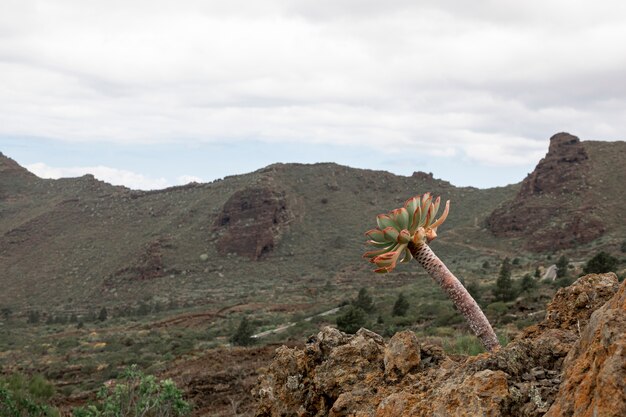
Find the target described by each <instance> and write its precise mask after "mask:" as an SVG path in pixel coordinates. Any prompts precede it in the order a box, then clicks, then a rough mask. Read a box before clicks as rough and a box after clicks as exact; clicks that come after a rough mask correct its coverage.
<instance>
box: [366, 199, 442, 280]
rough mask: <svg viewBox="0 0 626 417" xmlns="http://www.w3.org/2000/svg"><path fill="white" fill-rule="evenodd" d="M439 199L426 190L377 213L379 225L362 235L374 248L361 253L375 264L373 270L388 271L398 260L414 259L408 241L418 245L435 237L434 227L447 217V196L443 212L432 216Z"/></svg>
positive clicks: (391, 269)
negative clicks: (390, 209)
mask: <svg viewBox="0 0 626 417" xmlns="http://www.w3.org/2000/svg"><path fill="white" fill-rule="evenodd" d="M440 203H441V198H440V197H437V198H436V199H435V201H433V199H432V197H431V195H430V193H426V194H424V195H423V196H421V198H420V196H419V195H418V196H415V197H412V198H409V199H408V200H407V201H406V202H405V203H404V207H401V208H399V209H395V210H393V211H391V212H389V213H387V214H379V215H378V216H377V217H376V222H377V223H378V227H377V228H376V229H372V230H369V231H367V232H365V235H366V236H367V237H369V239H370V240H368V241H367V243H368V244H369V245H372V246H374V247H376V248H377V249H376V250H372V251H369V252H366V253H365V254H364V255H363V256H364V257H366V258H369V259H370V262H372V263H375V264H376V266H378V268H376V269H375V270H374V272H378V273H387V272H391V271H393V270H394V268H395V267H396V264H397V263H398V262H409V261H410V260H411V259H413V255H412V254H411V251H410V250H409V248H408V246H409V242H413V243H414V244H415V245H419V244H423V243H430V242H431V241H432V240H433V239H435V238H436V237H437V227H439V226H441V224H442V223H443V222H444V221H445V220H446V217H448V211H449V209H450V201H449V200H448V201H447V202H446V207H445V209H444V211H443V214H442V215H441V217H439V218H438V219H437V220H435V217H436V216H437V212H438V211H439V205H440Z"/></svg>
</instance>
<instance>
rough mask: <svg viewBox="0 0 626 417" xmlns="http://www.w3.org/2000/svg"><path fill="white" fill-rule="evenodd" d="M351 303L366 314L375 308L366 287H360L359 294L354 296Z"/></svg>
mask: <svg viewBox="0 0 626 417" xmlns="http://www.w3.org/2000/svg"><path fill="white" fill-rule="evenodd" d="M352 304H353V305H354V306H355V307H358V308H360V309H361V310H363V311H365V312H366V313H368V314H369V313H372V312H374V310H376V307H375V306H374V301H373V300H372V296H371V295H370V294H369V292H368V291H367V288H361V289H360V290H359V295H358V296H357V297H356V300H354V301H353V302H352Z"/></svg>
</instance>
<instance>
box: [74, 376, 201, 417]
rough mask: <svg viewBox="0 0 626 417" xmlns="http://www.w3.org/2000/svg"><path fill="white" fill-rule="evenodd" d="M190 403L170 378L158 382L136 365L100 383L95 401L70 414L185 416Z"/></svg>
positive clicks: (79, 416) (89, 416) (83, 416)
mask: <svg viewBox="0 0 626 417" xmlns="http://www.w3.org/2000/svg"><path fill="white" fill-rule="evenodd" d="M190 414H191V406H190V405H189V404H188V403H187V402H186V401H185V400H184V399H183V396H182V392H181V391H180V390H179V389H178V388H177V387H176V384H174V382H173V381H172V380H171V379H166V380H163V381H158V380H157V379H156V378H155V377H154V376H151V375H145V374H144V373H143V372H141V371H140V370H139V369H138V367H137V366H136V365H132V366H130V367H129V368H127V369H126V370H124V372H123V373H122V375H121V377H120V378H119V380H118V381H116V382H115V383H114V384H111V385H110V386H104V387H102V388H101V389H100V391H99V393H98V402H97V403H96V404H92V405H88V406H86V407H79V408H76V409H74V411H73V413H72V416H73V417H139V416H145V417H186V416H189V415H190Z"/></svg>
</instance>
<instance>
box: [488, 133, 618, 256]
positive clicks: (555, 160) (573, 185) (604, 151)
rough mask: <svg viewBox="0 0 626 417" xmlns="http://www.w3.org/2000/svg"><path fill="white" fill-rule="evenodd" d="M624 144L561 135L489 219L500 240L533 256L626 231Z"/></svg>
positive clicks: (554, 137)
mask: <svg viewBox="0 0 626 417" xmlns="http://www.w3.org/2000/svg"><path fill="white" fill-rule="evenodd" d="M624 161H626V142H581V141H580V139H578V138H577V137H576V136H572V135H570V134H568V133H558V134H556V135H554V136H552V137H551V138H550V148H549V150H548V153H547V154H546V156H545V158H543V159H542V160H541V161H540V162H539V163H538V164H537V167H536V168H535V170H534V171H533V172H532V173H530V174H528V176H527V177H526V178H525V179H524V181H523V182H522V184H521V187H520V190H519V192H518V193H517V195H516V196H515V198H514V199H512V200H510V201H507V202H505V203H504V204H503V205H502V206H500V207H499V208H497V209H496V210H494V211H493V212H492V213H491V215H490V216H489V217H488V219H487V225H488V227H489V229H490V230H491V231H492V232H493V233H494V234H495V235H496V236H498V237H517V238H522V240H523V241H524V244H525V246H526V247H527V248H528V249H530V250H533V251H549V250H559V249H565V248H572V247H576V246H579V245H582V244H586V243H589V242H591V241H593V240H595V239H598V238H599V237H601V236H603V235H604V234H605V233H607V232H611V233H610V234H611V235H612V236H618V235H619V233H618V234H616V233H615V232H616V231H623V230H624V217H623V216H624V215H623V210H622V209H621V207H624V205H625V204H626V193H625V192H624V191H625V184H626V169H623V166H624Z"/></svg>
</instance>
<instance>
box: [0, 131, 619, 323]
mask: <svg viewBox="0 0 626 417" xmlns="http://www.w3.org/2000/svg"><path fill="white" fill-rule="evenodd" d="M581 143H582V146H583V147H584V148H585V151H586V153H587V155H588V161H589V162H588V163H589V166H590V168H589V171H588V172H589V173H590V174H589V177H588V179H589V181H593V183H592V184H593V187H597V188H593V189H592V190H591V191H590V192H593V193H603V194H604V195H613V196H615V199H616V201H615V204H613V203H611V204H610V205H606V206H603V208H602V209H598V210H596V211H593V215H594V216H596V217H598V218H601V219H603V222H604V223H603V225H604V230H605V233H604V235H603V237H602V238H601V241H602V239H605V238H606V237H607V236H609V237H610V236H614V235H615V234H616V233H617V234H619V233H623V230H624V229H623V226H620V227H621V228H616V229H615V231H613V230H612V229H611V228H614V227H617V226H616V225H617V224H618V223H619V221H620V219H621V218H622V217H621V216H622V214H621V212H619V213H616V211H615V210H616V207H618V205H619V204H622V206H623V198H624V197H623V194H620V193H619V192H618V191H617V190H621V188H619V187H622V188H623V185H621V184H623V183H621V184H620V183H619V182H615V181H609V180H608V179H606V178H605V176H607V175H609V174H610V173H613V174H614V172H615V171H616V166H619V165H616V164H619V163H623V161H624V157H623V154H620V153H616V152H615V146H617V145H614V144H607V143H604V142H581ZM622 144H623V143H622ZM619 146H622V145H619ZM620 149H621V148H620ZM607 153H608V154H610V155H607ZM557 168H558V165H557ZM613 174H612V175H613ZM620 181H621V180H620ZM0 185H1V188H0V285H2V287H3V291H2V292H0V306H6V305H8V306H11V308H12V309H13V310H14V311H17V312H25V311H27V310H29V309H32V308H40V307H41V306H42V305H43V306H46V308H47V309H51V310H65V311H67V310H76V309H78V310H80V309H83V310H85V309H87V308H94V307H97V306H100V305H107V306H111V307H115V308H118V309H120V310H122V309H124V308H127V307H129V306H136V305H137V304H138V303H140V302H142V301H145V300H157V301H159V302H162V303H168V302H169V303H171V302H175V303H177V304H179V305H180V304H211V305H215V307H216V308H217V307H220V306H224V305H228V304H232V303H233V302H239V301H241V300H248V301H251V300H253V301H254V300H256V301H258V302H263V303H269V302H278V301H279V300H281V299H285V298H289V299H290V300H292V301H297V300H299V299H302V300H305V299H307V298H306V296H305V294H306V293H315V292H316V291H317V289H319V288H321V287H323V286H324V285H325V284H327V283H329V282H331V283H334V284H337V285H339V286H341V287H342V288H344V289H345V288H351V287H353V286H359V287H360V286H363V285H369V284H370V283H372V282H374V281H375V280H378V279H380V278H379V277H377V276H376V275H375V274H373V273H371V271H370V270H371V268H370V265H369V264H367V263H366V262H364V261H363V259H362V258H361V254H362V252H363V250H364V245H363V241H364V237H363V232H365V231H366V230H368V229H370V228H372V227H374V226H375V221H374V217H375V215H376V214H379V213H381V212H385V211H388V210H390V209H393V208H395V207H397V206H399V205H401V204H402V203H403V202H404V200H405V199H406V198H408V197H410V196H412V195H415V194H421V193H424V192H426V191H431V192H433V193H434V194H436V195H441V196H442V199H444V200H445V199H450V200H451V214H450V216H449V218H448V220H447V222H446V224H445V225H444V226H443V227H442V228H441V229H440V233H439V235H440V238H439V239H438V240H436V241H435V242H433V247H434V249H435V250H436V251H437V253H438V254H439V255H440V256H441V257H442V258H444V259H445V260H446V261H450V262H457V261H458V264H457V265H460V268H463V266H462V265H467V264H469V263H472V262H473V263H476V262H482V259H483V258H484V259H492V258H494V257H495V258H501V257H503V256H518V255H522V254H523V253H524V250H523V249H521V248H520V247H519V244H518V242H519V240H520V239H522V240H523V239H526V235H525V234H524V233H526V232H527V231H524V232H520V233H518V234H509V232H506V231H505V232H500V231H499V230H498V229H497V228H496V227H495V226H494V224H496V223H497V219H498V218H507V216H508V215H509V213H510V212H511V210H512V209H511V207H513V208H516V207H518V206H517V205H519V204H520V203H516V202H517V201H521V200H520V197H519V196H520V194H522V195H525V194H524V193H525V191H524V190H525V188H524V187H526V186H525V185H524V184H522V186H521V188H520V185H519V184H518V185H510V186H507V187H498V188H493V189H486V190H479V189H476V188H471V187H462V188H459V187H455V186H452V185H451V184H450V183H448V182H446V181H442V180H438V179H434V178H432V176H431V175H428V174H425V173H419V172H418V173H415V174H414V175H413V176H410V177H403V176H396V175H393V174H390V173H388V172H381V171H370V170H362V169H353V168H348V167H344V166H339V165H336V164H331V163H325V164H313V165H303V164H275V165H271V166H269V167H267V168H264V169H261V170H259V171H256V172H253V173H250V174H246V175H238V176H231V177H226V178H224V179H222V180H218V181H214V182H212V183H208V184H189V185H186V186H182V187H174V188H168V189H165V190H159V191H152V192H142V191H133V190H129V189H127V188H124V187H114V186H111V185H109V184H106V183H103V182H101V181H97V180H95V179H94V178H93V177H92V176H84V177H80V178H71V179H61V180H44V179H40V178H37V177H35V176H34V175H32V174H30V173H29V172H28V171H26V170H24V169H23V168H21V167H19V165H17V164H16V163H15V162H14V161H12V160H10V159H9V158H7V157H5V156H4V155H2V156H0ZM616 187H617V190H616ZM585 195H587V194H585ZM589 195H591V194H589ZM593 195H595V194H593ZM533 198H535V197H533ZM537 198H538V199H539V200H541V199H544V200H546V201H549V202H550V203H551V205H546V206H545V207H548V206H549V207H552V208H553V210H557V209H558V207H560V204H562V201H561V199H560V198H558V197H557V196H556V194H554V195H553V194H550V195H549V199H546V197H545V196H544V195H543V194H542V195H540V196H539V197H537ZM586 198H589V197H586ZM620 198H621V199H622V200H620ZM541 201H543V200H541ZM594 201H597V200H590V202H594ZM620 201H621V202H620ZM590 202H586V204H587V205H588V204H590ZM516 204H517V205H516ZM568 204H569V203H568ZM499 206H500V209H498V210H496V211H495V212H494V214H492V211H493V210H494V208H496V207H499ZM520 207H522V209H523V206H520ZM542 207H544V206H542ZM567 207H568V208H567V210H570V208H569V206H567ZM522 209H520V210H522ZM603 210H604V211H603ZM486 224H488V225H489V226H490V227H491V228H492V230H493V231H494V232H495V235H494V234H493V233H492V232H490V231H489V230H487V229H486V228H485V225H486ZM542 224H543V223H542ZM622 224H623V222H622ZM541 227H544V226H541ZM622 236H623V235H622ZM609 243H610V244H612V243H611V242H609ZM534 249H537V248H534ZM539 249H541V248H539ZM415 270H416V268H413V267H412V265H411V266H406V265H405V266H403V267H401V268H400V270H399V273H398V274H397V276H398V277H399V278H402V277H403V276H404V275H406V274H409V275H410V274H415V273H416V272H414V271H415ZM404 271H410V272H404ZM409 275H407V276H409ZM376 282H378V281H376Z"/></svg>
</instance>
